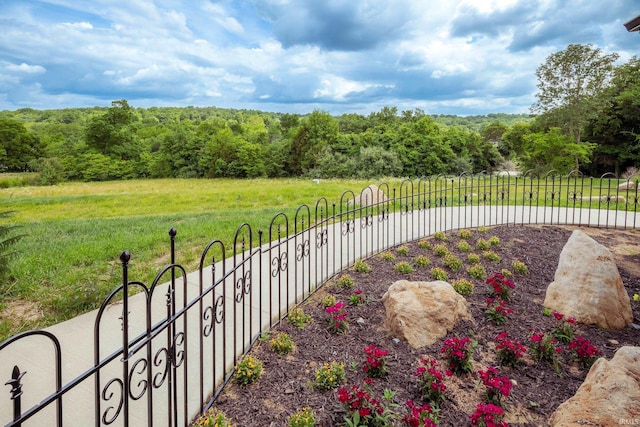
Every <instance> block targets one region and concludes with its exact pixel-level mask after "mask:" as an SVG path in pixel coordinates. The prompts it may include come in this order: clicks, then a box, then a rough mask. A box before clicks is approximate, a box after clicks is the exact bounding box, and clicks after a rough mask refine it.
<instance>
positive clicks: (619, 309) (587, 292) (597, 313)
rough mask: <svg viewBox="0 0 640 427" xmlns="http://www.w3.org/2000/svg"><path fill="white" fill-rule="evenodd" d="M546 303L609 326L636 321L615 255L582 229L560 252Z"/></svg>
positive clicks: (565, 312) (606, 326) (578, 317)
mask: <svg viewBox="0 0 640 427" xmlns="http://www.w3.org/2000/svg"><path fill="white" fill-rule="evenodd" d="M544 306H545V307H547V308H549V309H551V310H555V311H557V312H559V313H562V314H564V315H566V316H569V317H574V318H575V319H576V320H577V321H578V322H580V323H585V324H593V325H597V326H599V327H601V328H606V329H622V328H624V327H625V326H627V325H629V324H630V323H631V322H632V321H633V313H632V312H631V303H630V300H629V295H628V294H627V292H626V291H625V289H624V285H623V283H622V278H621V277H620V273H619V272H618V268H617V267H616V264H615V261H614V258H613V255H612V254H611V252H610V251H609V249H607V248H606V247H604V246H603V245H601V244H599V243H598V242H596V241H595V240H593V239H592V238H591V237H589V236H587V235H586V234H585V233H583V232H582V231H580V230H576V231H574V232H573V233H572V234H571V237H570V238H569V241H568V242H567V243H566V245H565V246H564V248H563V249H562V252H561V253H560V260H559V262H558V268H557V270H556V273H555V276H554V281H553V282H552V283H551V284H550V285H549V286H548V287H547V294H546V297H545V299H544Z"/></svg>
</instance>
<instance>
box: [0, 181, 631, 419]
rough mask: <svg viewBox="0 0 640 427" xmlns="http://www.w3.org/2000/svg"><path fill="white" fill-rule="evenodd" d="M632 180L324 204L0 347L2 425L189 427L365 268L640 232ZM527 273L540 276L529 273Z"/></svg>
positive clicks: (441, 189) (420, 185)
mask: <svg viewBox="0 0 640 427" xmlns="http://www.w3.org/2000/svg"><path fill="white" fill-rule="evenodd" d="M637 181H638V177H635V178H630V179H627V180H618V179H615V177H614V176H612V175H610V174H608V175H606V176H603V177H601V178H583V177H581V176H579V174H576V173H572V174H570V175H569V176H555V175H553V174H549V175H547V176H544V177H532V176H526V175H525V176H511V175H509V174H508V173H505V174H501V175H484V174H482V175H475V176H467V175H462V176H459V177H453V178H452V177H445V176H438V177H433V178H428V179H423V180H418V181H411V180H405V181H401V182H398V184H397V186H395V187H394V186H390V185H388V184H381V185H379V186H378V187H375V188H374V187H371V186H370V187H367V188H365V189H364V190H363V191H362V193H360V194H355V193H354V192H351V191H347V192H345V193H344V194H343V195H342V197H341V198H340V200H339V201H337V202H336V203H330V202H329V201H328V200H327V199H326V198H321V199H319V200H318V201H317V203H316V204H315V205H313V206H308V205H302V206H300V207H299V208H298V209H297V210H296V211H295V214H294V215H293V216H289V215H286V214H284V213H278V214H277V215H275V216H274V217H273V219H272V221H271V223H270V225H269V228H268V229H267V230H254V229H253V228H252V227H251V225H249V224H246V223H245V224H242V225H240V226H239V227H238V229H237V232H236V234H235V237H234V240H233V244H232V246H231V247H225V245H224V243H223V242H222V241H221V240H213V241H211V242H210V243H209V244H208V245H207V246H206V247H205V248H204V250H203V252H202V256H201V258H200V265H199V268H198V270H197V271H195V272H191V273H188V272H187V271H186V270H185V269H184V268H183V267H182V266H181V265H180V264H178V263H177V261H176V259H175V253H176V250H175V245H176V240H177V232H176V230H175V229H172V230H171V231H170V232H169V241H170V249H169V252H170V256H171V260H170V264H169V265H167V266H166V267H164V268H163V269H162V270H161V271H160V272H159V273H158V275H157V276H156V278H155V280H154V281H153V282H152V283H151V284H148V285H147V284H144V283H141V282H136V281H132V280H130V279H129V261H130V258H131V255H130V254H129V253H128V252H123V253H122V254H121V256H120V260H121V263H122V284H121V285H120V286H118V287H117V288H116V289H114V290H113V291H112V292H111V294H109V295H108V296H107V298H106V299H105V300H104V302H103V303H102V305H101V306H100V307H99V309H97V310H96V311H94V312H92V313H88V314H85V315H82V316H80V317H78V318H75V319H72V320H70V321H68V322H64V323H62V324H59V325H55V326H53V327H51V328H47V329H46V330H43V331H28V332H24V333H21V334H18V335H16V336H14V337H12V338H10V339H8V340H6V341H4V342H3V343H1V344H0V375H1V376H0V378H6V384H5V385H6V386H7V390H6V391H7V394H6V395H5V398H0V414H1V416H0V422H1V423H2V424H5V425H10V426H21V425H25V426H27V425H46V426H49V425H57V426H62V425H64V426H76V425H77V426H87V425H95V426H102V425H123V426H128V425H135V426H138V425H140V426H142V425H147V426H165V425H166V426H185V425H188V424H189V422H190V421H191V420H192V419H193V418H194V417H195V416H197V415H198V414H200V413H202V412H203V411H205V410H206V409H207V408H208V407H210V406H211V405H212V404H213V402H214V401H215V399H216V397H217V396H218V394H219V393H220V392H221V390H222V388H223V387H224V385H225V384H226V383H227V382H228V381H229V380H230V378H231V376H232V375H233V372H234V366H235V363H236V361H237V359H238V357H239V356H241V355H243V354H246V353H247V352H248V351H249V349H250V348H251V347H252V345H253V344H254V343H255V342H256V340H257V339H258V338H259V337H260V335H261V334H262V333H263V332H265V331H267V330H269V329H270V328H271V327H273V326H274V325H276V324H277V323H278V322H280V320H281V319H283V318H284V317H285V316H286V314H287V313H288V311H289V310H290V309H291V308H292V307H294V306H295V305H297V304H299V303H301V302H302V301H304V300H305V299H306V298H307V297H309V295H311V294H312V293H313V292H314V291H315V289H317V288H318V287H319V286H322V284H324V283H326V282H327V281H328V280H329V279H331V278H332V277H333V276H334V275H335V274H337V273H339V272H341V271H343V270H345V269H348V268H349V267H350V266H351V265H353V263H354V262H355V261H356V260H358V259H361V258H366V257H369V256H372V255H374V254H377V253H380V252H382V251H384V250H386V249H388V248H390V247H393V246H396V245H399V244H401V243H403V242H407V241H411V240H415V239H418V238H422V237H425V236H429V235H431V234H433V233H434V232H436V231H445V230H451V229H462V228H473V227H479V226H492V225H499V224H508V225H515V224H534V223H535V224H570V225H586V226H597V227H612V228H633V229H637V228H638V227H640V208H639V203H638V202H639V196H640V189H639V185H638V182H637ZM534 268H535V267H534Z"/></svg>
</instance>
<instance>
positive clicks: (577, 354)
mask: <svg viewBox="0 0 640 427" xmlns="http://www.w3.org/2000/svg"><path fill="white" fill-rule="evenodd" d="M568 349H569V351H571V352H572V353H573V356H574V359H575V360H576V361H577V362H578V363H579V364H580V366H581V367H582V368H583V369H589V368H591V365H593V363H594V362H595V361H596V360H597V359H598V357H599V355H600V350H598V348H597V347H596V346H595V345H593V344H592V343H591V341H589V340H588V339H586V338H583V337H577V338H575V339H574V340H573V341H571V342H570V343H569V346H568Z"/></svg>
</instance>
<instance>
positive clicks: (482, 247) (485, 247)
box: [476, 238, 491, 251]
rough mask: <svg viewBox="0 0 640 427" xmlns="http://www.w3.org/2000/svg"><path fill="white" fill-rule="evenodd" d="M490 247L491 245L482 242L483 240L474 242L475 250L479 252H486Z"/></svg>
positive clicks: (484, 241)
mask: <svg viewBox="0 0 640 427" xmlns="http://www.w3.org/2000/svg"><path fill="white" fill-rule="evenodd" d="M490 247H491V244H490V243H489V242H487V241H486V240H484V239H483V238H480V239H478V241H477V242H476V248H477V249H478V250H481V251H488V250H489V248H490Z"/></svg>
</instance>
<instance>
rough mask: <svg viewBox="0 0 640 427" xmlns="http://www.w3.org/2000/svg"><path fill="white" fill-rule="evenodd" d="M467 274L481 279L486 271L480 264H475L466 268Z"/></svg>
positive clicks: (485, 275) (485, 274) (484, 276)
mask: <svg viewBox="0 0 640 427" xmlns="http://www.w3.org/2000/svg"><path fill="white" fill-rule="evenodd" d="M467 274H468V275H469V276H470V277H472V278H474V279H479V280H482V279H484V278H486V277H487V272H486V271H485V270H484V267H483V266H482V265H481V264H475V265H472V266H471V267H468V268H467Z"/></svg>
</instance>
